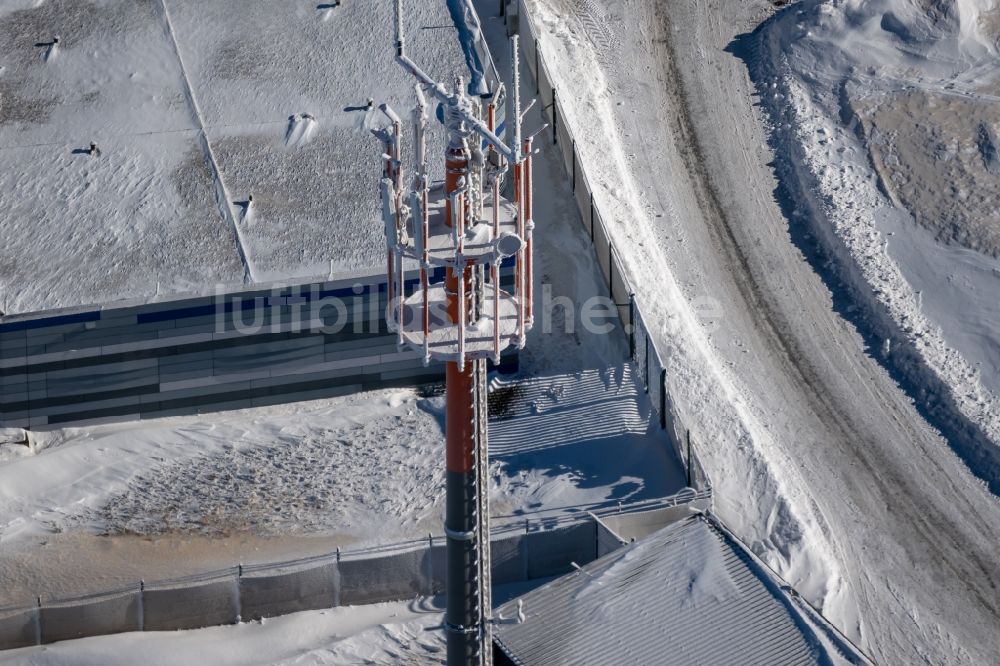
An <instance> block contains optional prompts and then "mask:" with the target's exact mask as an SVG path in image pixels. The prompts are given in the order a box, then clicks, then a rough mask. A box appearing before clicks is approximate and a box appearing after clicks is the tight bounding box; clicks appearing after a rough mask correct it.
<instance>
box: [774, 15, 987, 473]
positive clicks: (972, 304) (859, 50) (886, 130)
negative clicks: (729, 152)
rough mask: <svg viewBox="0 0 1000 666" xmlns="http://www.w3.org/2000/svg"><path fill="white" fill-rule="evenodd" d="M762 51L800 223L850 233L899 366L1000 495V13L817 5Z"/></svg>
mask: <svg viewBox="0 0 1000 666" xmlns="http://www.w3.org/2000/svg"><path fill="white" fill-rule="evenodd" d="M761 40H762V41H761V44H762V47H761V56H762V57H761V59H760V61H759V62H757V63H755V72H754V74H755V79H756V81H757V83H758V85H759V87H760V88H761V90H762V95H761V98H762V100H763V101H764V102H765V104H767V106H768V107H769V108H771V109H772V116H773V118H774V119H775V125H776V128H775V129H776V132H775V141H776V142H777V144H778V145H779V146H781V145H782V143H784V144H785V145H784V146H783V147H782V152H783V153H785V155H786V158H785V162H784V164H783V165H782V168H783V177H784V178H786V179H788V180H790V181H793V182H794V183H795V185H793V187H796V188H798V190H799V191H801V192H802V193H803V195H804V196H803V197H802V198H803V199H805V201H802V202H801V203H797V204H794V205H796V206H797V207H798V208H797V210H796V213H795V214H797V215H800V216H802V217H803V218H805V219H807V220H813V221H814V222H815V224H816V225H817V227H818V230H817V234H818V235H820V236H822V235H824V234H825V235H826V236H828V237H829V236H831V235H835V240H834V241H833V242H828V243H827V245H828V246H832V247H833V250H832V251H831V252H832V253H836V250H837V249H840V250H841V252H840V254H841V255H842V256H841V258H840V259H841V262H842V263H844V262H847V263H853V264H856V265H857V270H858V271H859V272H860V275H858V276H856V278H855V280H856V281H857V282H860V285H856V288H855V293H856V294H857V295H858V298H859V299H867V300H868V301H871V302H872V305H871V306H870V307H869V309H878V310H880V311H884V312H885V313H887V315H888V316H889V317H890V318H891V322H892V325H893V327H889V326H884V325H883V326H876V327H873V328H875V330H874V331H873V333H874V334H876V335H881V336H882V338H883V340H882V347H881V349H880V350H879V351H880V353H881V354H882V355H883V356H885V357H886V362H887V364H889V365H894V366H896V367H897V368H898V370H899V372H901V373H902V374H903V377H904V379H905V380H906V381H908V382H910V383H912V384H913V385H914V386H915V393H916V395H915V397H916V399H917V401H918V404H919V405H920V406H921V407H922V408H924V409H926V410H927V411H928V412H929V413H930V414H931V415H932V418H934V419H935V420H936V421H937V422H939V423H940V425H941V426H942V427H944V428H945V429H946V430H948V431H952V432H954V435H953V438H954V439H959V438H962V439H963V440H964V441H959V442H957V443H956V445H957V446H960V447H961V448H960V451H961V452H962V454H963V455H964V456H965V457H966V459H967V462H968V463H969V465H970V468H971V469H972V471H973V472H974V473H976V474H977V475H979V476H980V477H981V478H983V479H984V480H985V481H986V482H987V483H989V484H990V485H991V486H992V487H993V488H994V489H998V488H1000V409H998V405H1000V401H998V397H997V396H998V395H1000V299H998V298H997V294H1000V188H998V186H997V185H998V182H1000V181H998V180H997V179H998V177H1000V171H998V169H1000V163H998V162H997V159H998V158H997V146H998V143H997V131H998V130H1000V121H998V116H997V112H996V110H997V105H998V103H1000V97H998V95H997V94H996V93H997V92H998V91H1000V53H998V51H997V46H998V41H1000V3H997V2H996V1H995V0H975V1H973V0H968V1H965V2H930V3H927V2H924V3H918V2H914V1H913V0H880V1H874V0H865V1H854V2H840V3H829V2H817V1H808V2H803V3H800V4H798V5H796V6H795V7H794V8H791V9H789V10H787V11H784V12H782V13H781V14H779V15H778V16H777V17H776V18H775V19H774V20H772V21H770V22H769V23H768V24H767V25H766V26H765V27H764V28H763V30H762V34H761ZM831 232H832V233H831ZM848 279H850V278H848ZM893 328H895V330H892V329H893ZM977 430H978V432H977ZM963 431H965V432H963ZM949 434H952V433H951V432H949Z"/></svg>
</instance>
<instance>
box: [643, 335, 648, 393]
mask: <svg viewBox="0 0 1000 666" xmlns="http://www.w3.org/2000/svg"><path fill="white" fill-rule="evenodd" d="M645 340H646V368H645V376H644V377H643V379H644V380H645V384H646V393H647V394H648V393H649V331H646V337H645Z"/></svg>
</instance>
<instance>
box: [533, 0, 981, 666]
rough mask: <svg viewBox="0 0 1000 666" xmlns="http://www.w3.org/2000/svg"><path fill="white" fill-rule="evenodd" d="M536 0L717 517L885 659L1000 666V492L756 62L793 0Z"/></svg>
mask: <svg viewBox="0 0 1000 666" xmlns="http://www.w3.org/2000/svg"><path fill="white" fill-rule="evenodd" d="M527 4H528V6H529V8H530V9H531V12H532V14H533V17H534V19H535V21H536V24H537V25H538V26H539V27H540V29H541V33H542V35H541V40H542V53H543V56H544V57H545V59H546V60H547V62H548V63H549V65H550V72H551V73H552V75H553V78H554V79H555V80H554V84H555V85H556V87H557V88H558V97H559V99H560V100H561V109H560V110H561V111H562V112H563V115H562V116H561V118H560V121H561V122H566V123H567V124H568V125H569V126H571V127H572V128H573V131H574V135H575V138H576V140H577V144H576V147H577V150H578V151H579V153H580V155H581V157H582V161H583V166H584V169H585V170H586V171H587V174H588V176H589V179H590V182H591V183H592V184H594V189H595V195H594V196H595V203H596V204H597V205H598V206H599V207H600V209H601V210H602V212H603V214H604V217H605V219H606V220H608V221H609V222H610V223H611V227H612V228H611V233H612V236H613V238H614V241H615V247H616V249H618V250H619V252H620V253H621V254H622V257H623V261H624V262H625V264H626V266H627V268H628V270H629V272H630V274H631V277H632V278H633V279H632V283H633V284H634V285H635V286H636V289H637V298H638V300H639V301H640V303H641V306H642V308H643V312H644V315H645V317H644V318H645V319H646V321H649V322H656V323H658V325H659V330H654V331H653V336H654V338H655V339H656V341H657V345H658V346H659V347H660V349H661V351H662V352H663V355H664V357H665V361H666V363H667V376H668V382H669V384H670V388H671V391H672V397H673V399H674V402H675V403H676V404H677V405H678V408H679V411H680V413H681V416H682V418H683V421H684V424H685V425H686V426H687V427H689V428H691V429H692V431H693V432H694V434H695V437H696V442H698V446H699V449H698V450H699V453H700V454H701V458H702V461H703V463H704V464H705V467H706V468H707V471H708V474H709V476H710V477H711V478H712V480H713V482H714V485H715V489H716V509H717V511H718V513H719V514H720V515H721V517H722V518H723V520H724V521H725V522H726V524H727V525H729V526H730V527H731V528H732V529H733V530H734V531H735V532H737V533H738V534H739V535H740V536H741V537H742V538H743V539H744V540H745V541H747V542H748V543H750V544H751V545H752V546H753V547H754V548H755V550H756V551H757V552H759V553H760V554H761V556H762V557H763V558H764V559H766V560H767V561H768V562H769V563H770V564H771V565H772V566H774V567H775V569H776V570H778V572H779V573H780V574H781V575H782V576H783V577H784V578H785V579H786V580H789V581H790V582H792V583H793V584H794V585H795V586H796V587H797V588H798V589H799V590H801V591H802V592H803V594H804V595H805V596H806V597H807V598H808V599H810V600H811V601H812V602H813V603H815V604H816V605H818V606H819V607H821V608H822V609H823V611H824V613H825V614H826V615H827V616H828V617H829V618H831V619H832V620H833V621H834V622H835V623H836V624H837V625H838V626H839V627H841V628H842V629H843V630H844V631H845V632H846V633H847V634H848V635H849V636H851V637H852V638H853V639H854V640H856V641H858V642H859V643H860V644H861V645H862V646H864V647H865V649H866V650H868V651H869V652H870V653H871V654H873V656H874V657H875V659H876V660H878V661H882V662H886V663H925V662H926V663H935V664H951V663H990V661H991V659H992V657H993V656H994V655H995V654H996V653H997V652H998V651H1000V638H998V637H1000V630H998V629H1000V607H998V606H1000V604H998V602H997V595H996V584H997V581H998V580H1000V563H998V561H997V558H996V550H995V543H996V540H997V538H998V537H1000V506H998V504H997V501H996V498H995V497H994V496H993V495H991V494H990V493H989V491H988V490H987V489H986V488H985V487H984V485H983V482H982V481H981V480H980V479H979V478H977V477H976V476H975V475H973V474H972V473H970V471H969V469H968V468H967V467H966V465H965V464H964V462H963V460H962V459H960V457H959V456H958V455H956V454H955V452H954V449H952V447H951V446H950V444H960V442H957V441H956V440H954V439H953V440H946V439H945V438H944V437H942V436H941V434H940V433H939V432H938V431H936V430H935V429H934V428H932V427H931V426H930V424H929V423H928V422H927V421H926V420H925V419H924V418H923V416H922V414H921V411H920V410H919V409H918V407H917V406H915V405H914V402H915V401H919V400H920V399H921V398H922V396H920V395H919V394H917V393H914V392H912V390H910V389H911V387H909V386H905V387H900V386H899V385H898V384H897V381H896V380H895V379H894V375H892V374H890V369H889V368H888V367H887V365H884V362H885V359H884V357H883V356H882V347H883V345H882V344H881V343H880V344H876V345H870V343H869V338H868V337H867V336H869V331H867V330H865V328H864V325H863V324H864V322H859V321H856V318H855V317H852V316H851V313H852V312H855V311H859V310H860V309H862V308H864V306H865V304H864V303H861V302H858V301H856V300H852V298H853V296H852V293H853V292H852V290H851V289H850V288H845V286H844V285H843V284H841V283H839V282H837V281H836V280H831V279H830V277H829V275H828V271H827V270H826V269H828V268H829V264H831V263H833V264H836V263H837V262H838V261H839V260H840V257H838V255H833V256H831V255H830V253H829V251H828V250H824V248H823V243H822V242H821V241H823V240H825V239H823V238H818V237H817V234H816V231H815V228H814V227H813V226H812V225H810V224H808V222H807V220H805V219H803V218H802V217H800V216H794V215H792V210H788V206H787V203H788V197H787V195H785V193H784V192H783V190H782V189H781V187H782V186H787V184H786V183H785V182H784V181H782V182H780V183H779V181H778V179H777V177H776V174H775V170H774V163H775V162H776V157H778V156H776V154H775V151H774V148H773V147H772V146H771V145H770V141H771V139H772V136H771V134H770V132H769V129H770V126H769V125H768V123H767V121H768V118H767V116H766V115H765V113H764V112H763V110H762V109H761V108H760V100H759V99H758V97H757V88H756V85H755V83H754V81H753V80H752V79H751V76H750V71H749V69H748V66H747V61H750V62H751V63H755V62H756V60H755V59H757V58H760V57H762V56H761V48H760V47H759V39H758V38H759V37H760V33H757V34H756V35H753V34H751V33H753V31H754V30H756V29H757V28H758V27H759V26H760V25H761V24H762V23H763V22H764V21H765V20H766V19H768V18H769V17H770V16H772V15H773V14H774V12H775V8H774V6H773V5H772V3H771V2H767V1H765V0H750V1H748V2H741V3H732V2H722V1H720V0H528V2H527ZM809 4H810V6H812V5H813V4H814V3H809ZM834 4H837V5H845V4H849V5H857V4H858V3H834ZM924 4H925V5H933V4H934V3H924ZM968 6H969V5H968V4H967V3H962V7H963V10H964V9H966V8H968ZM784 11H785V12H787V13H788V14H789V15H794V14H795V12H797V11H799V8H798V7H797V6H796V5H792V6H791V7H790V8H788V9H786V10H784ZM864 48H865V47H864V46H861V45H858V46H856V47H855V48H854V51H855V52H858V51H862V50H864ZM831 49H832V47H831ZM580 72H586V76H581V74H580ZM786 145H787V144H786ZM779 162H780V160H779ZM795 201H796V203H799V201H798V200H795ZM859 203H860V201H859ZM803 205H804V202H803ZM793 208H794V207H793ZM786 211H787V213H788V215H787V216H786ZM895 239H896V237H893V240H891V241H890V243H889V252H890V254H891V253H892V252H893V251H894V244H896V242H897V241H896V240H895ZM900 245H901V246H902V244H900ZM882 252H883V250H882V248H881V246H880V247H879V248H878V253H879V254H882ZM983 256H984V257H985V255H983ZM983 293H984V296H983V297H982V300H988V299H989V297H988V296H986V295H985V292H983ZM706 299H707V300H709V301H710V302H712V303H713V304H714V308H713V309H714V310H715V311H716V312H717V313H721V314H720V316H718V317H716V321H715V323H716V325H714V326H707V325H705V323H704V322H703V320H701V319H699V308H698V306H699V304H704V303H705V302H706ZM993 307H995V299H994V305H993ZM985 312H988V310H985ZM980 321H981V322H984V323H985V324H986V325H987V326H989V327H991V328H992V329H993V330H994V331H995V328H996V327H995V325H992V326H991V325H990V324H989V319H988V314H987V315H984V317H982V318H980ZM892 346H893V345H892V343H890V350H889V351H890V354H891V353H892V349H891V347H892ZM893 372H894V370H893ZM984 374H985V371H984ZM908 390H909V391H910V392H908ZM973 398H975V396H973ZM973 404H978V403H976V402H975V400H973ZM920 407H921V408H922V407H923V406H922V405H921V406H920ZM983 411H984V413H986V410H985V406H984V410H983ZM956 448H958V447H957V446H956ZM976 471H977V472H982V471H983V470H976Z"/></svg>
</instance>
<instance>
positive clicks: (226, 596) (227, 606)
mask: <svg viewBox="0 0 1000 666" xmlns="http://www.w3.org/2000/svg"><path fill="white" fill-rule="evenodd" d="M710 498H711V491H694V490H692V489H687V490H685V491H682V492H681V493H678V494H677V495H674V496H672V497H664V498H658V499H653V500H646V501H642V502H635V503H631V504H625V505H619V506H610V507H603V508H591V509H592V510H590V511H588V510H587V507H580V508H579V510H577V511H576V512H575V513H564V514H560V515H557V516H550V517H535V516H526V517H524V518H520V517H513V516H512V517H508V519H507V520H506V522H505V523H504V524H502V525H500V526H499V527H497V528H496V529H494V530H493V531H492V539H491V551H492V563H493V570H492V580H493V584H494V585H506V584H509V583H518V582H524V581H529V580H534V579H538V578H547V577H550V576H558V575H562V574H564V573H568V572H570V571H572V570H573V568H574V565H583V564H586V563H588V562H591V561H593V560H595V559H597V558H598V557H601V556H603V555H605V554H607V553H608V552H610V551H611V550H614V548H617V547H618V545H621V544H622V543H624V540H622V539H621V538H620V537H619V536H618V533H620V532H626V533H627V532H629V531H630V530H631V528H632V526H633V525H642V524H645V523H646V522H648V521H649V517H650V516H653V517H655V519H656V521H658V525H659V526H662V525H664V524H666V522H669V521H670V520H672V519H674V516H673V514H670V513H664V512H665V511H667V512H669V511H675V510H676V509H678V508H681V509H683V508H684V507H690V510H705V509H707V507H708V505H707V504H706V502H710ZM605 520H606V521H611V522H614V524H615V525H616V530H617V532H618V533H616V532H614V531H610V530H609V528H608V527H607V526H606V525H605V523H604V522H603V521H605ZM444 586H445V539H444V537H443V536H440V535H428V536H427V537H425V538H423V539H412V540H409V541H403V542H399V543H395V544H391V545H386V546H374V547H368V548H356V549H351V550H341V549H337V550H336V551H334V552H331V553H327V554H322V555H316V556H310V557H305V558H298V559H294V560H287V561H282V562H271V563H266V564H254V565H243V564H237V565H234V566H231V567H226V568H223V569H216V570H212V571H205V572H201V573H197V574H193V575H189V576H183V577H178V578H171V579H166V580H157V581H142V580H140V581H136V582H135V583H134V584H131V585H126V586H123V587H119V588H116V589H112V590H104V591H101V592H97V593H92V594H85V595H80V596H74V597H64V598H58V597H52V598H43V597H41V596H39V597H36V599H35V602H34V603H33V604H26V605H19V606H7V607H0V650H7V649H12V648H18V647H27V646H33V645H43V644H47V643H52V642H55V641H61V640H68V639H74V638H82V637H85V636H99V635H103V634H113V633H121V632H128V631H175V630H179V629H196V628H200V627H207V626H213V625H220V624H233V623H236V622H240V621H250V620H259V619H262V618H266V617H273V616H277V615H284V614H287V613H295V612H299V611H304V610H312V609H320V608H333V607H336V606H349V605H357V604H371V603H379V602H385V601H399V600H403V599H412V598H415V597H418V596H429V595H435V594H440V593H442V592H443V591H444Z"/></svg>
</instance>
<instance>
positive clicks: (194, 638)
mask: <svg viewBox="0 0 1000 666" xmlns="http://www.w3.org/2000/svg"><path fill="white" fill-rule="evenodd" d="M440 601H441V600H432V599H417V600H413V601H407V602H397V603H384V604H373V605H370V606H345V607H340V608H331V609H327V610H317V611H305V612H302V613H293V614H291V615H285V616H282V617H276V618H270V619H267V620H264V621H262V622H248V623H244V624H237V625H229V626H222V627H210V628H207V629H196V630H191V631H165V632H139V633H128V634H118V635H114V636H98V637H94V638H83V639H79V640H73V641H64V642H62V643H55V644H53V645H46V646H42V647H37V648H24V649H20V650H11V651H9V652H0V664H10V665H11V666H14V665H21V666H43V665H46V666H117V665H119V664H120V665H121V666H127V665H130V664H135V663H136V662H137V661H141V662H142V663H144V664H148V665H149V666H158V665H160V664H163V665H168V664H171V665H172V664H219V666H223V665H225V664H233V665H239V666H243V665H245V664H269V665H270V664H289V665H290V664H332V665H336V666H346V665H347V664H384V665H385V666H395V665H396V664H400V663H406V664H414V665H421V664H428V665H429V664H443V663H444V648H445V644H444V636H443V633H442V632H441V630H440V626H441V622H442V620H443V618H444V613H443V608H442V607H441V606H440V605H438V604H440Z"/></svg>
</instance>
